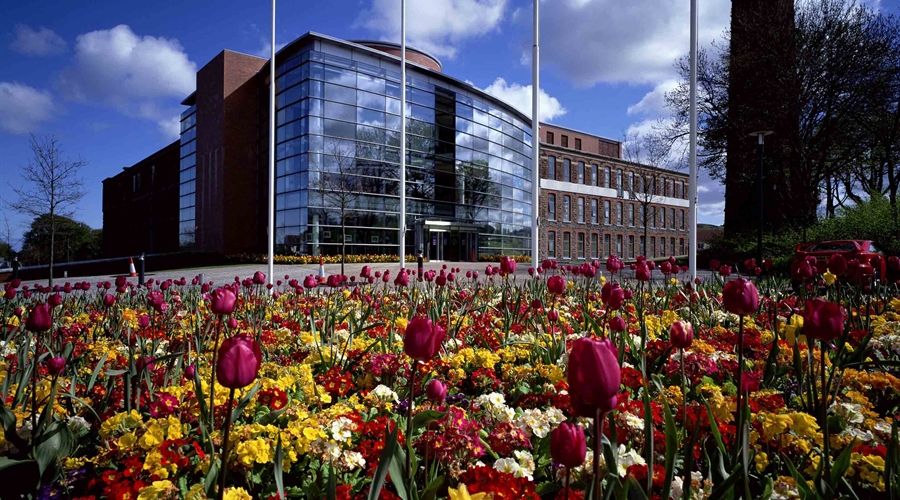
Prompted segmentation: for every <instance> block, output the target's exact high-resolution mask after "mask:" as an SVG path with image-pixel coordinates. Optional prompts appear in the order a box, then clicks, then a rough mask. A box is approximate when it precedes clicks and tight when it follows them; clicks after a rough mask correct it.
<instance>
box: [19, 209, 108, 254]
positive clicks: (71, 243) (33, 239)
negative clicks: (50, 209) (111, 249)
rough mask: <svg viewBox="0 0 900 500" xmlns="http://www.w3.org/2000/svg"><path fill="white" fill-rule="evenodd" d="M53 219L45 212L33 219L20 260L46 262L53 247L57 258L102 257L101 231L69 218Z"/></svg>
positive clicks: (23, 244)
mask: <svg viewBox="0 0 900 500" xmlns="http://www.w3.org/2000/svg"><path fill="white" fill-rule="evenodd" d="M53 219H54V220H51V216H50V215H49V214H44V215H41V216H40V217H37V218H36V219H34V221H32V223H31V226H30V228H29V229H28V231H27V232H25V236H24V238H23V241H22V251H21V252H20V255H21V257H20V259H21V260H22V261H23V262H26V263H27V264H28V265H39V264H46V263H47V262H48V261H49V260H50V248H51V247H52V248H53V250H54V251H53V254H54V255H56V259H57V260H62V261H78V260H89V259H96V258H98V257H100V255H101V253H102V241H103V231H102V230H100V229H92V228H91V227H90V226H88V225H87V224H84V223H82V222H78V221H75V220H72V219H70V218H68V217H62V216H59V215H57V216H54V217H53ZM51 228H53V229H52V231H54V233H53V234H51ZM51 241H53V243H52V244H51Z"/></svg>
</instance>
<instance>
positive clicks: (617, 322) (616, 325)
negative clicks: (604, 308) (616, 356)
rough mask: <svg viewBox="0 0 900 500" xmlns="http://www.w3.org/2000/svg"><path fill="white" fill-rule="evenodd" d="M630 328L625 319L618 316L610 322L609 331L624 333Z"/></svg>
mask: <svg viewBox="0 0 900 500" xmlns="http://www.w3.org/2000/svg"><path fill="white" fill-rule="evenodd" d="M627 327H628V325H627V323H625V318H623V317H621V316H616V317H614V318H612V319H610V320H609V329H610V330H612V331H614V332H624V331H625V329H626V328H627Z"/></svg>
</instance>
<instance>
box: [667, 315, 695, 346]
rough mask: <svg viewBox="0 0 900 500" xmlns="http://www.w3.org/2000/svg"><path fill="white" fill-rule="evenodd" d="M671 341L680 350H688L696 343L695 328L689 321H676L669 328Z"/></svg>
mask: <svg viewBox="0 0 900 500" xmlns="http://www.w3.org/2000/svg"><path fill="white" fill-rule="evenodd" d="M669 341H671V342H672V345H673V346H675V347H678V348H680V349H687V348H688V347H690V346H691V344H693V343H694V326H693V325H691V324H690V323H689V322H687V321H681V320H680V321H676V322H674V323H672V326H671V327H669Z"/></svg>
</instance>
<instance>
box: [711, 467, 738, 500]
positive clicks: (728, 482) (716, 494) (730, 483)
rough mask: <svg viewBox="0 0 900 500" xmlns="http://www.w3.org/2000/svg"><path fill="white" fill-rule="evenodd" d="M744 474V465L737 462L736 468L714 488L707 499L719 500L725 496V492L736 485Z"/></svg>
mask: <svg viewBox="0 0 900 500" xmlns="http://www.w3.org/2000/svg"><path fill="white" fill-rule="evenodd" d="M743 474H744V471H743V465H741V464H737V465H736V466H735V468H734V470H732V471H731V474H729V475H728V477H726V478H725V480H724V481H722V482H721V483H719V484H717V485H716V486H715V488H713V490H712V493H710V495H709V498H707V500H719V499H720V498H723V497H724V496H725V494H726V493H728V492H729V491H730V490H731V489H732V488H733V487H734V483H736V482H737V481H738V480H739V479H740V478H741V476H743ZM745 500H746V499H745Z"/></svg>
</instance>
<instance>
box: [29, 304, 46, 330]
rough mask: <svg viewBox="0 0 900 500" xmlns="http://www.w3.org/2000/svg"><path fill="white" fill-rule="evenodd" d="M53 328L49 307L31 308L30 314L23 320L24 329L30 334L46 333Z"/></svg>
mask: <svg viewBox="0 0 900 500" xmlns="http://www.w3.org/2000/svg"><path fill="white" fill-rule="evenodd" d="M52 326H53V319H52V318H51V317H50V307H49V306H48V305H47V304H38V305H36V306H34V307H33V308H31V314H29V315H28V319H26V320H25V328H26V329H27V330H28V331H30V332H46V331H47V330H49V329H50V327H52Z"/></svg>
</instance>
